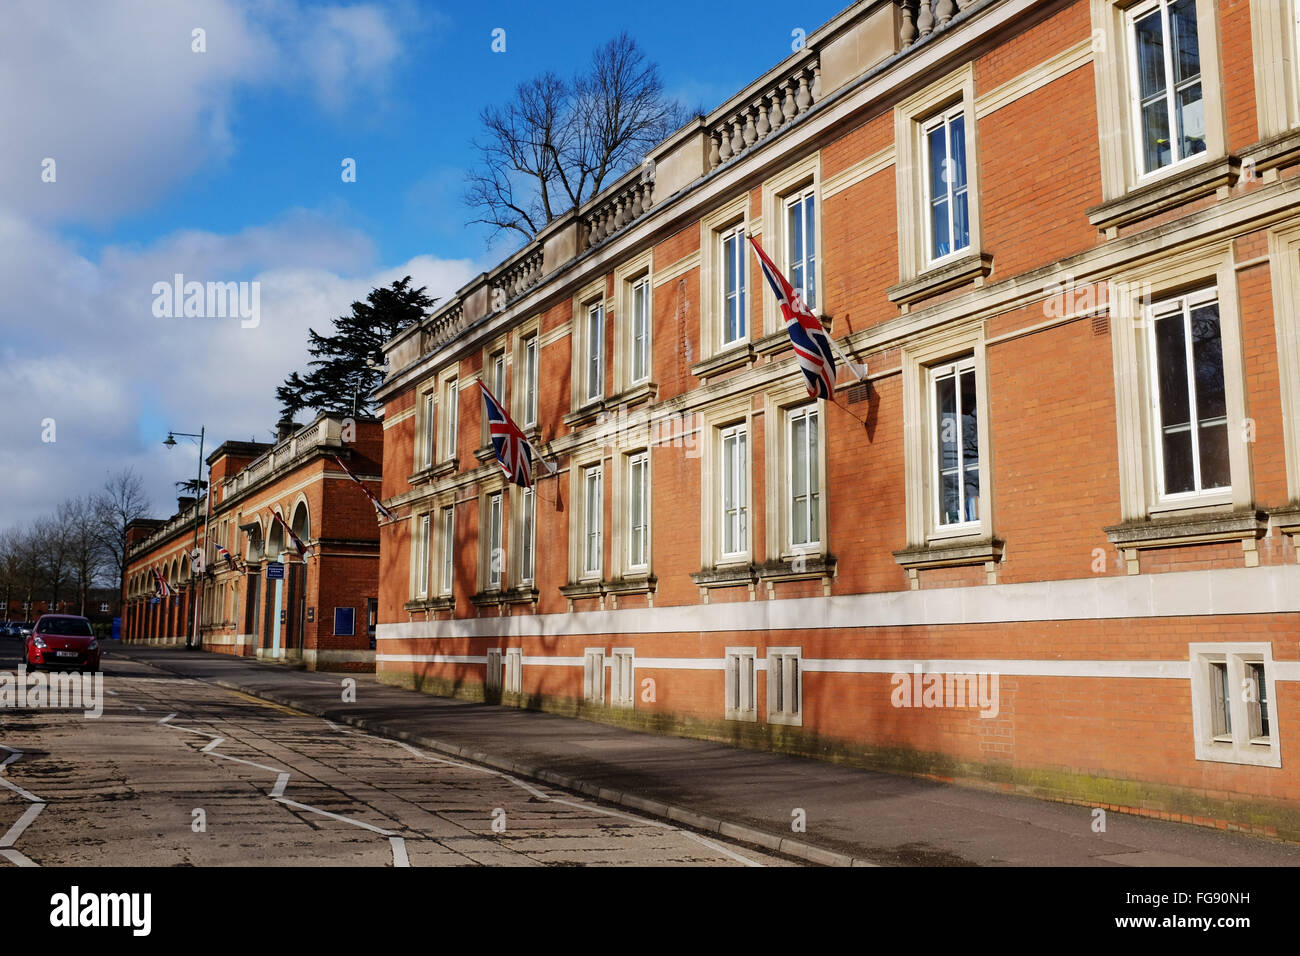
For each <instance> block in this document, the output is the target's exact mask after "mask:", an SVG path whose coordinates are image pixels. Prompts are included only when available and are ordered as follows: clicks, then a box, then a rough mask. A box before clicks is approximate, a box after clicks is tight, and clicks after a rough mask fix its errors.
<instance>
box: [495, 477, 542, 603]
mask: <svg viewBox="0 0 1300 956" xmlns="http://www.w3.org/2000/svg"><path fill="white" fill-rule="evenodd" d="M503 477H504V476H503ZM532 492H533V529H532V541H531V549H532V555H533V573H532V575H531V576H530V577H528V578H525V577H524V576H523V554H524V537H523V536H524V494H525V489H523V488H520V487H519V486H518V485H516V484H514V483H513V482H512V483H511V484H510V486H509V503H508V505H507V507H508V508H509V509H510V514H512V515H518V520H517V521H511V522H509V525H510V535H509V538H508V539H507V538H506V536H505V535H502V540H503V541H505V540H508V542H509V543H508V544H507V545H506V548H507V551H508V553H510V554H513V555H515V557H516V559H517V560H516V561H515V563H514V571H513V574H512V575H511V577H512V579H513V580H514V581H515V583H516V584H517V585H518V586H519V587H535V586H536V583H537V486H536V485H534V486H533V488H532Z"/></svg>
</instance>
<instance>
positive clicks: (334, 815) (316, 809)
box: [275, 797, 395, 837]
mask: <svg viewBox="0 0 1300 956" xmlns="http://www.w3.org/2000/svg"><path fill="white" fill-rule="evenodd" d="M275 799H276V800H278V801H280V802H281V803H283V804H287V805H288V806H291V807H297V808H298V809H299V810H306V811H308V812H309V813H319V814H320V815H321V816H323V817H331V818H332V819H335V820H339V821H341V822H343V823H350V824H352V825H353V826H354V827H361V828H362V829H363V830H369V831H371V832H372V833H378V834H380V835H381V836H386V837H391V836H394V835H395V834H394V833H393V831H392V830H384V829H381V828H380V827H377V826H373V825H371V824H369V823H365V822H364V821H362V820H354V819H352V818H351V817H345V816H343V815H342V814H341V813H330V811H328V810H322V809H320V808H319V807H313V806H309V805H307V804H305V803H299V802H298V801H296V800H290V799H289V798H288V797H276V798H275Z"/></svg>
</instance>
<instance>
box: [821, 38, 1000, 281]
mask: <svg viewBox="0 0 1300 956" xmlns="http://www.w3.org/2000/svg"><path fill="white" fill-rule="evenodd" d="M975 99H976V98H975V66H974V62H973V61H972V62H969V63H967V64H965V65H964V66H962V67H959V68H958V69H956V70H954V71H953V72H952V73H950V74H948V75H947V76H945V77H944V78H943V79H941V80H938V81H936V82H934V83H932V84H930V85H929V86H927V87H926V88H925V89H923V90H920V91H919V92H917V93H915V94H913V95H912V96H909V97H908V98H907V99H905V100H903V101H902V102H901V103H899V104H898V105H896V106H895V107H894V157H895V158H894V171H895V189H896V193H897V208H898V278H899V282H900V283H908V282H911V281H913V280H919V279H921V278H922V277H923V276H924V275H925V274H926V273H927V272H929V271H931V270H932V269H935V268H939V267H942V266H946V265H948V264H950V263H951V262H954V261H957V260H962V259H965V258H967V257H973V256H976V255H979V254H981V253H982V252H983V251H984V241H983V235H984V234H983V217H982V215H981V191H980V161H979V135H978V134H979V124H978V121H977V119H976V113H975ZM957 110H960V111H961V112H962V114H963V117H964V123H963V126H964V131H965V136H966V216H967V220H968V222H969V224H970V244H969V245H968V246H966V247H965V248H963V249H960V250H954V251H953V252H950V253H949V254H947V255H945V256H943V257H941V258H938V259H936V258H933V257H931V255H930V248H931V243H930V234H929V233H930V209H929V195H930V190H929V186H928V185H927V184H928V182H929V178H930V172H929V168H928V166H927V161H928V147H927V145H926V141H925V127H926V124H927V123H930V122H932V121H933V120H935V118H936V117H938V116H940V115H946V116H952V115H954V114H955V112H956V111H957ZM822 288H823V289H824V288H825V285H824V284H823V286H822Z"/></svg>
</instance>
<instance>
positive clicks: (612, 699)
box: [608, 647, 636, 710]
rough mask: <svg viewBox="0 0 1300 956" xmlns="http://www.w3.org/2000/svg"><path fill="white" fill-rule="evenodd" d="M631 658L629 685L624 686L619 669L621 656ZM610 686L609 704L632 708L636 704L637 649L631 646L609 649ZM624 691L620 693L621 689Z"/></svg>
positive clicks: (626, 708) (627, 708)
mask: <svg viewBox="0 0 1300 956" xmlns="http://www.w3.org/2000/svg"><path fill="white" fill-rule="evenodd" d="M623 657H627V658H631V661H632V666H631V667H630V668H629V669H628V685H627V686H626V687H622V686H621V685H622V674H621V672H620V670H619V665H620V663H621V661H620V658H623ZM608 660H609V664H610V682H609V683H610V688H609V705H610V706H611V707H620V708H623V709H625V710H630V709H632V708H633V707H635V706H636V649H635V648H631V647H611V648H610V651H609V658H608ZM620 690H622V691H623V692H624V693H623V695H622V696H620V695H619V691H620Z"/></svg>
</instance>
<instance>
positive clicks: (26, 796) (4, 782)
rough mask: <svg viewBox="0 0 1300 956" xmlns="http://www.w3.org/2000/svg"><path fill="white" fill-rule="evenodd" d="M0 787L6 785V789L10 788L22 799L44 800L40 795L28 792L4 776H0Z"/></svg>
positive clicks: (33, 801) (34, 801) (40, 801)
mask: <svg viewBox="0 0 1300 956" xmlns="http://www.w3.org/2000/svg"><path fill="white" fill-rule="evenodd" d="M0 787H7V788H8V789H10V790H12V791H13V792H14V793H16V794H18V796H20V797H22V798H23V799H24V800H30V801H31V802H32V803H44V802H45V801H44V800H42V799H41V798H40V797H38V796H36V794H34V793H28V792H27V791H26V790H24V789H23V788H22V787H20V786H18V785H17V784H13V783H10V782H9V781H8V780H6V779H5V778H4V777H0Z"/></svg>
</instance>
